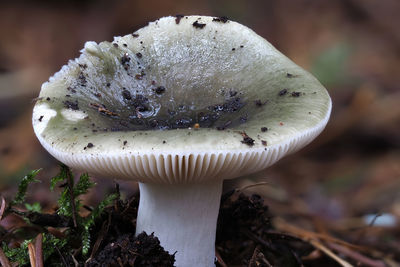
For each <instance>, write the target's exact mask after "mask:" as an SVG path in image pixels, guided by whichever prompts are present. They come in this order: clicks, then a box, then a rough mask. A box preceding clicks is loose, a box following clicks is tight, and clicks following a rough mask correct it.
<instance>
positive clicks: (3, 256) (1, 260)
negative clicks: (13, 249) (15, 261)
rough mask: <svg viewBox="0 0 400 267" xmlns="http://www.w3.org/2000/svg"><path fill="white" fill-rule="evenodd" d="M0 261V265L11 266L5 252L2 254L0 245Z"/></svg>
mask: <svg viewBox="0 0 400 267" xmlns="http://www.w3.org/2000/svg"><path fill="white" fill-rule="evenodd" d="M0 263H1V266H4V267H11V264H10V262H9V260H8V259H7V257H6V254H4V251H3V250H2V249H1V247H0Z"/></svg>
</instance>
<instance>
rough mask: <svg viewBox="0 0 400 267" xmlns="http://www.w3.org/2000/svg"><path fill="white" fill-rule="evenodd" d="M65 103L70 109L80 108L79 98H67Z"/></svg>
mask: <svg viewBox="0 0 400 267" xmlns="http://www.w3.org/2000/svg"><path fill="white" fill-rule="evenodd" d="M63 103H64V107H66V108H69V109H72V110H78V109H79V106H78V100H75V102H74V101H69V100H66V101H64V102H63Z"/></svg>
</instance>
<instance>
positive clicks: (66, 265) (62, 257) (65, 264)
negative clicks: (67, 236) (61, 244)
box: [54, 246, 68, 267]
mask: <svg viewBox="0 0 400 267" xmlns="http://www.w3.org/2000/svg"><path fill="white" fill-rule="evenodd" d="M54 248H55V249H56V250H57V252H58V254H59V255H60V258H61V261H62V262H63V264H64V266H65V267H68V264H67V262H66V261H65V259H64V256H63V255H62V254H61V251H60V250H59V249H58V247H57V246H54Z"/></svg>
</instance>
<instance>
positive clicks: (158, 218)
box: [136, 181, 222, 267]
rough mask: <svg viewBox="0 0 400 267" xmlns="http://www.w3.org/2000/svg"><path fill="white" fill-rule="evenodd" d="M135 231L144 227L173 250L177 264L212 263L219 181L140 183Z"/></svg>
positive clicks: (202, 266) (181, 266)
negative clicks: (170, 183)
mask: <svg viewBox="0 0 400 267" xmlns="http://www.w3.org/2000/svg"><path fill="white" fill-rule="evenodd" d="M139 188H140V203H139V211H138V218H137V226H136V234H139V233H141V232H143V231H145V232H146V233H148V234H151V233H153V232H154V234H155V235H156V236H157V237H158V238H159V239H160V242H161V246H163V247H164V249H165V250H167V251H168V252H170V253H174V252H176V254H175V260H176V262H175V265H176V266H177V267H188V266H199V267H209V266H215V264H214V259H215V233H216V227H217V226H216V225H217V219H218V211H219V203H220V198H221V191H222V181H217V182H215V181H213V182H207V183H200V184H177V185H165V184H144V183H140V184H139Z"/></svg>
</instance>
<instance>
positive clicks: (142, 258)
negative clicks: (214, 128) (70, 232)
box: [87, 232, 175, 267]
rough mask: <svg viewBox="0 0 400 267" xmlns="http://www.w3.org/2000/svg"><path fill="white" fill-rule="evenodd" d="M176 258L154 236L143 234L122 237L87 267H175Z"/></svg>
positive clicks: (101, 252) (107, 247) (108, 246)
mask: <svg viewBox="0 0 400 267" xmlns="http://www.w3.org/2000/svg"><path fill="white" fill-rule="evenodd" d="M174 262H175V256H174V255H170V254H168V252H166V251H165V250H164V249H163V247H161V245H160V241H159V240H158V238H157V237H155V236H154V234H151V235H147V234H146V233H145V232H142V233H141V234H139V235H138V236H137V237H135V235H134V234H133V233H132V234H125V235H122V236H120V237H119V238H118V239H117V240H116V241H115V242H111V243H109V244H107V245H106V246H105V248H104V249H103V250H102V251H100V253H99V254H98V255H97V256H96V257H95V258H93V259H92V260H91V261H89V262H88V264H87V267H97V266H99V267H100V266H135V267H136V266H154V267H156V266H159V267H169V266H171V267H172V266H174Z"/></svg>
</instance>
